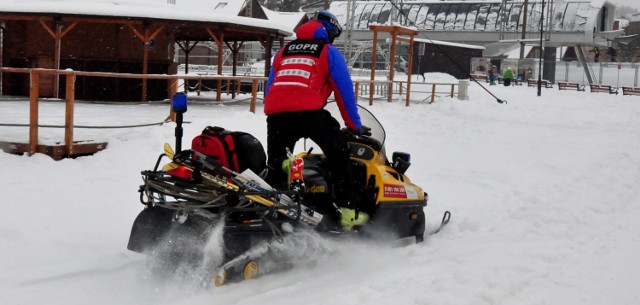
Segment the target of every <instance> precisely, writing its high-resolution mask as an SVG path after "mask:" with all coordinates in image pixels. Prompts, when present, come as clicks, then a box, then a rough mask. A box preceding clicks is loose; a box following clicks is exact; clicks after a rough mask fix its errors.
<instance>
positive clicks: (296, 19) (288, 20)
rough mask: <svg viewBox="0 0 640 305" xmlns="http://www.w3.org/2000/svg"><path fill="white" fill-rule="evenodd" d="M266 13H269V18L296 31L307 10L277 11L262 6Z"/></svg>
mask: <svg viewBox="0 0 640 305" xmlns="http://www.w3.org/2000/svg"><path fill="white" fill-rule="evenodd" d="M262 10H264V13H265V14H266V15H267V18H269V20H271V21H273V22H275V23H278V24H281V25H283V26H284V27H285V28H287V29H289V31H292V32H293V31H294V30H295V28H296V26H297V25H298V23H300V21H301V20H302V19H303V18H305V16H306V13H305V12H276V11H272V10H270V9H268V8H266V7H264V6H263V7H262Z"/></svg>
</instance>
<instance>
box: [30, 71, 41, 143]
mask: <svg viewBox="0 0 640 305" xmlns="http://www.w3.org/2000/svg"><path fill="white" fill-rule="evenodd" d="M39 96H40V74H38V72H35V71H33V70H32V71H31V80H30V83H29V155H30V156H31V155H33V154H35V153H36V151H37V149H38V97H39Z"/></svg>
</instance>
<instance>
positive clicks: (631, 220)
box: [0, 85, 640, 305]
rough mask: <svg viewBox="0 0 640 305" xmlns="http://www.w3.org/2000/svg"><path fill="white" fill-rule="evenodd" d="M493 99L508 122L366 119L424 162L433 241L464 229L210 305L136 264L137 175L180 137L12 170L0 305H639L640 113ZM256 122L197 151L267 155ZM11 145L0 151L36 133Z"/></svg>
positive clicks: (313, 259)
mask: <svg viewBox="0 0 640 305" xmlns="http://www.w3.org/2000/svg"><path fill="white" fill-rule="evenodd" d="M412 88H414V90H418V89H417V88H416V86H415V85H414V86H412ZM492 91H493V92H494V93H495V94H497V95H498V96H499V97H500V98H503V99H507V100H508V101H509V104H507V105H499V104H497V103H495V102H494V99H493V98H491V97H490V96H489V95H487V94H486V93H484V92H483V91H481V90H480V89H479V88H478V87H477V86H476V85H473V86H472V88H471V100H470V101H465V102H463V101H458V100H456V99H450V98H445V97H442V98H439V99H438V100H437V101H436V103H434V104H431V105H428V104H424V103H416V104H413V105H412V106H411V107H409V108H406V107H404V106H403V104H404V102H402V103H398V102H394V103H387V102H381V101H379V102H376V103H375V104H374V105H373V106H366V107H368V109H369V110H370V111H372V112H373V113H374V114H376V115H377V116H378V118H379V119H380V120H381V122H382V123H383V125H384V126H385V127H386V131H387V150H388V151H389V152H393V151H396V150H400V151H407V152H410V153H411V154H412V166H411V168H410V169H409V171H408V172H407V174H408V175H409V176H410V177H411V179H412V180H413V181H414V182H416V183H417V184H418V185H421V186H423V187H424V188H425V190H426V191H427V192H429V194H430V202H429V206H427V207H426V208H425V212H426V214H427V219H428V223H427V226H428V229H429V230H432V229H434V228H435V227H436V226H437V224H438V223H439V221H440V218H441V216H442V213H443V212H444V211H445V210H450V211H451V212H452V213H453V217H452V221H451V223H450V225H449V227H447V228H446V230H444V231H443V232H441V233H440V234H438V235H434V236H432V237H430V238H428V239H427V240H426V242H424V243H422V244H418V245H408V246H398V245H393V246H392V245H374V244H363V243H358V242H350V243H346V242H338V241H324V240H319V239H317V238H310V239H309V241H308V245H307V247H306V248H305V249H303V250H304V251H306V252H304V251H302V252H301V255H303V257H301V258H300V261H297V262H296V268H295V269H294V270H292V271H290V272H288V273H284V274H274V275H269V276H265V277H263V278H260V279H258V280H255V281H250V282H245V283H241V284H232V285H228V286H225V287H221V288H216V289H212V290H207V291H203V290H200V289H198V287H197V286H196V285H195V284H194V283H193V281H189V275H188V274H187V275H186V276H184V277H183V278H182V279H181V280H178V279H177V280H175V281H171V282H159V281H157V280H156V279H154V278H152V277H149V276H148V273H147V272H146V271H145V270H146V268H145V260H144V258H143V257H142V256H141V255H139V254H136V253H131V252H129V251H127V250H126V243H127V240H128V235H129V230H130V226H131V224H132V222H133V219H134V218H135V216H136V215H137V213H138V212H139V211H140V209H141V208H142V205H140V204H139V203H138V193H137V187H138V185H139V184H140V182H141V179H140V177H139V172H140V170H142V169H148V168H150V167H152V166H153V164H154V163H155V160H156V157H157V155H158V154H159V153H160V152H161V149H162V144H163V143H164V142H172V141H173V127H174V126H173V125H170V124H169V125H164V126H157V127H147V128H138V129H125V130H109V131H96V130H93V131H82V132H80V131H78V132H77V138H78V139H88V138H94V139H97V140H103V139H107V140H108V141H109V147H108V149H106V150H104V151H102V152H100V153H98V154H97V155H95V156H92V157H83V158H79V159H75V160H63V161H59V162H55V161H52V160H51V159H49V158H48V157H46V156H41V155H35V156H32V157H27V156H14V155H8V154H5V153H0V162H1V163H2V164H3V167H2V174H1V175H0V186H1V188H2V193H3V195H4V196H3V197H2V199H3V200H2V203H1V205H2V208H3V212H4V217H3V220H2V221H1V222H0V249H2V251H0V270H2V272H0V304H11V305H19V304H47V305H56V304H64V305H74V304H83V305H84V304H92V305H100V304H110V305H111V304H118V305H122V304H225V305H228V304H282V305H286V304H296V305H299V304H345V305H346V304H358V305H360V304H368V305H376V304H385V305H387V304H430V305H431V304H474V305H477V304H499V305H502V304H518V305H523V304H524V305H526V304H536V305H539V304H565V305H566V304H576V305H577V304H580V305H586V304H593V305H600V304H638V303H640V292H638V290H637V289H636V288H635V287H637V283H638V282H639V281H640V275H639V274H640V263H638V259H637V257H638V255H639V254H640V238H639V237H638V234H637V232H638V231H640V222H639V221H637V219H639V218H640V153H638V151H640V98H638V97H628V96H611V95H606V94H596V93H589V92H565V91H558V90H557V89H545V90H544V91H543V92H542V97H536V90H535V89H534V88H528V87H502V86H498V87H492ZM362 103H363V104H365V102H364V101H363V102H362ZM63 108H64V105H63V104H62V103H56V102H41V110H40V113H41V115H42V116H43V119H41V123H50V124H58V123H60V120H62V118H63V116H62V113H63V112H62V111H63V110H62V109H63ZM77 108H78V112H77V114H76V123H77V124H83V125H89V124H93V125H109V124H131V123H134V122H135V123H151V122H157V121H161V120H163V119H164V118H165V117H166V115H167V111H168V109H167V105H165V104H150V105H90V104H80V105H78V106H77ZM261 110H262V109H261V108H259V109H258V113H256V114H252V113H250V112H248V104H247V102H246V101H245V102H236V103H229V104H225V105H213V104H197V105H196V104H192V105H190V106H189V112H187V114H186V117H185V120H187V121H192V123H191V124H188V125H186V126H185V138H186V139H189V138H191V137H192V136H194V135H196V134H197V133H198V132H199V131H200V130H201V129H202V128H203V127H204V126H206V125H220V126H224V127H226V128H228V129H239V130H245V131H248V132H251V133H253V134H254V135H256V136H257V137H258V138H259V139H260V140H261V141H263V143H265V141H264V140H265V139H266V131H265V129H266V127H265V117H264V115H263V114H262V113H261ZM27 114H28V105H27V103H25V102H15V101H2V102H0V123H25V119H26V118H28V116H27ZM0 130H2V132H0V140H7V139H8V138H14V137H18V138H20V137H22V134H23V133H24V130H23V129H18V128H11V127H2V128H1V129H0ZM56 132H58V131H55V130H51V129H47V130H44V129H42V130H41V140H42V141H54V140H56V139H57V140H58V141H59V140H61V139H62V138H61V136H57V135H55V133H56ZM60 134H61V133H60ZM56 137H57V138H56ZM21 139H24V140H26V137H22V138H21ZM214 244H215V241H214ZM314 249H322V251H319V252H317V253H313V250H314ZM307 261H308V262H307Z"/></svg>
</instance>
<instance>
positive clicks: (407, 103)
mask: <svg viewBox="0 0 640 305" xmlns="http://www.w3.org/2000/svg"><path fill="white" fill-rule="evenodd" d="M408 65H409V66H408V67H407V100H406V103H405V106H407V107H409V100H410V99H411V75H412V74H413V73H412V69H413V35H411V39H410V40H409V63H408Z"/></svg>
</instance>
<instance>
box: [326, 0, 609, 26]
mask: <svg viewBox="0 0 640 305" xmlns="http://www.w3.org/2000/svg"><path fill="white" fill-rule="evenodd" d="M593 1H594V2H591V1H590V0H571V1H568V0H557V1H555V3H554V6H555V8H554V12H556V14H555V15H554V17H553V20H552V25H551V27H552V29H553V30H554V31H567V32H574V31H585V30H586V29H588V28H590V27H591V25H592V23H593V22H595V20H596V19H597V16H598V13H599V12H600V9H601V8H602V7H603V5H609V6H610V5H612V4H610V2H608V1H605V0H593ZM541 4H542V1H541V0H535V1H534V0H532V1H530V2H529V4H528V6H529V8H528V12H529V13H528V14H529V18H528V24H529V26H533V27H534V28H537V25H538V24H539V20H540V17H541V14H540V13H539V12H540V11H541V8H542V5H541ZM354 5H355V8H354V17H353V20H354V26H353V27H354V29H368V27H369V25H371V24H372V23H379V24H387V23H389V18H390V17H391V16H392V14H391V13H390V12H391V10H392V8H393V6H392V4H391V3H390V2H389V1H356V2H355V4H354ZM522 8H523V2H522V1H509V2H506V3H505V4H503V3H502V1H478V0H474V1H438V0H418V1H412V2H405V4H404V6H403V12H404V13H405V14H406V16H407V17H408V18H404V17H397V18H399V20H395V21H394V22H398V21H399V22H401V23H406V24H408V25H415V27H416V28H417V29H418V30H421V31H422V30H446V31H500V29H501V26H504V27H505V28H506V30H517V29H518V28H519V26H521V25H522V14H523V9H522ZM347 9H348V3H347V1H333V2H331V7H330V11H331V12H332V13H333V14H334V15H336V17H337V18H338V20H339V21H340V23H341V24H344V25H346V23H347V20H346V17H347ZM505 12H507V13H505ZM502 18H505V19H504V20H506V23H505V24H504V25H502ZM407 19H408V21H407Z"/></svg>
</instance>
